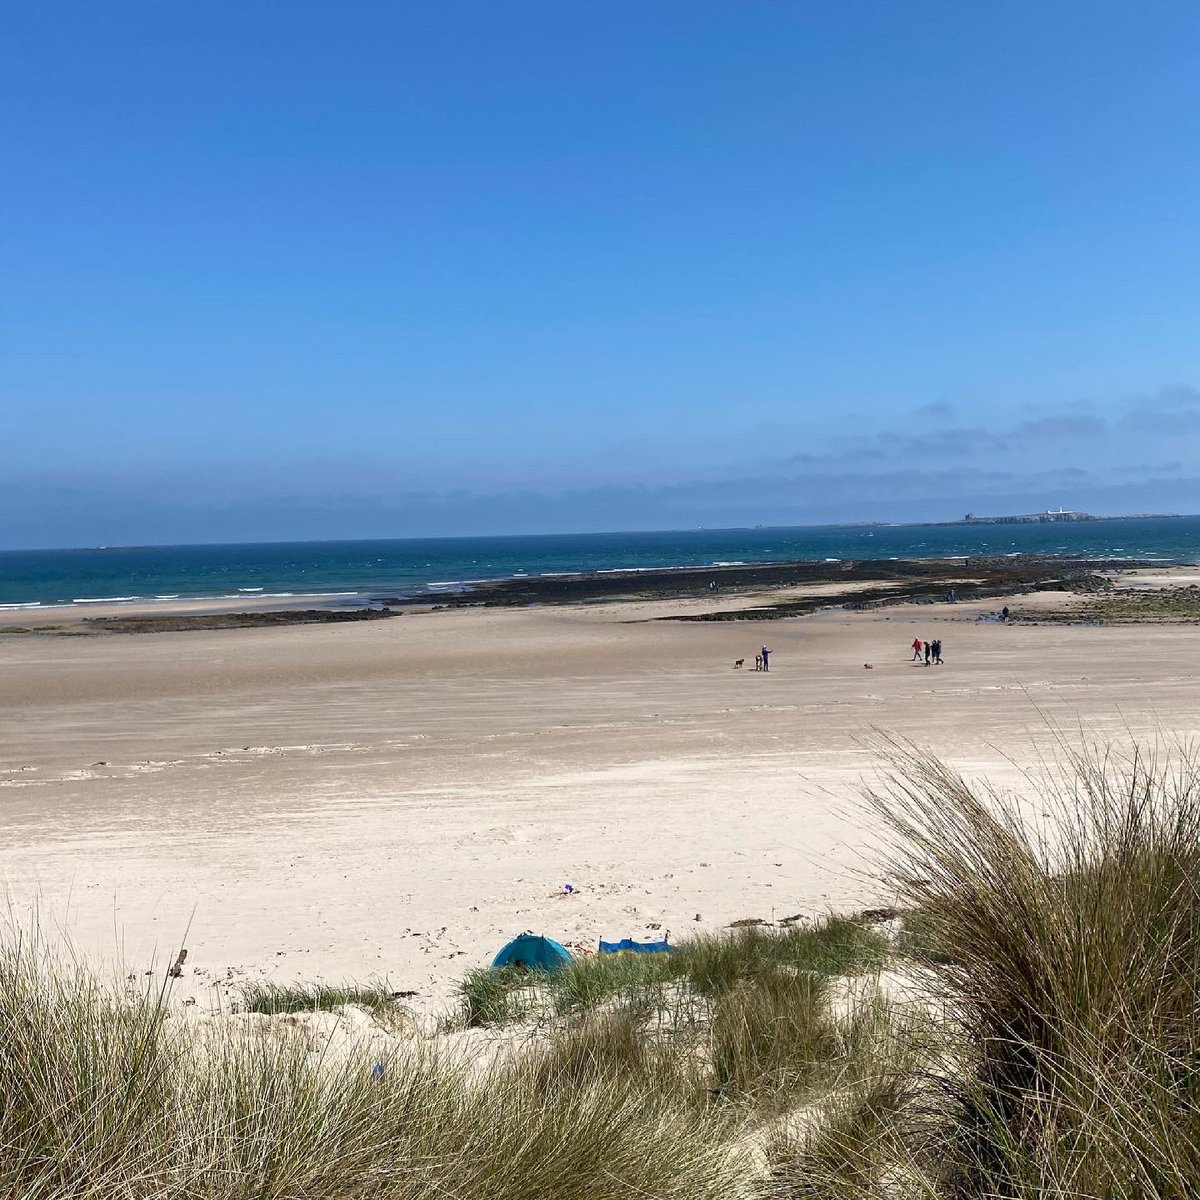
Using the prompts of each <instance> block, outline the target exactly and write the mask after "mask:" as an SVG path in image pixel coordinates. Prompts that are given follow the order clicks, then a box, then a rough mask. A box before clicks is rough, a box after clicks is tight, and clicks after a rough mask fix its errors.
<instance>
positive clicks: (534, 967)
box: [492, 933, 571, 971]
mask: <svg viewBox="0 0 1200 1200" xmlns="http://www.w3.org/2000/svg"><path fill="white" fill-rule="evenodd" d="M570 961H571V956H570V955H569V954H568V953H567V951H566V947H564V946H560V945H559V944H558V942H556V941H555V940H554V939H553V938H548V937H539V936H538V935H537V934H536V933H522V934H521V935H520V936H519V937H515V938H513V940H512V941H511V942H509V943H508V945H507V946H504V947H503V948H502V949H501V951H500V953H499V954H497V955H496V957H495V958H494V959H492V966H493V967H524V968H525V969H526V970H527V971H561V970H562V968H563V967H565V966H566V965H567V963H569V962H570Z"/></svg>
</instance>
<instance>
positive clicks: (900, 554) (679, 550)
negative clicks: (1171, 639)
mask: <svg viewBox="0 0 1200 1200" xmlns="http://www.w3.org/2000/svg"><path fill="white" fill-rule="evenodd" d="M964 554H989V555H991V554H1069V555H1076V556H1081V557H1088V558H1096V559H1104V558H1139V559H1155V560H1167V561H1171V560H1176V561H1178V560H1182V561H1187V562H1195V561H1200V517H1178V518H1173V519H1154V518H1150V519H1135V520H1114V521H1094V522H1080V523H1076V524H1056V525H942V526H939V525H869V526H868V525H819V526H808V527H805V526H799V527H795V528H768V529H701V530H690V531H686V532H662V533H589V534H552V535H545V536H523V537H486V538H416V539H403V540H394V541H347V542H272V543H266V544H261V545H251V544H241V545H218V546H113V547H98V548H92V549H83V550H13V551H5V552H0V607H3V608H17V607H25V606H30V605H37V606H41V605H54V604H88V603H96V602H100V601H112V600H124V601H133V600H154V599H163V600H169V599H175V598H188V597H210V596H211V597H239V596H274V597H279V598H281V599H284V600H288V599H295V600H297V601H301V600H303V599H304V598H306V597H311V598H313V601H314V602H316V600H317V599H320V600H322V601H325V600H345V601H347V602H349V601H352V600H354V599H367V598H370V597H379V596H420V595H437V594H439V593H445V592H448V591H452V590H460V589H462V588H465V587H468V586H469V585H470V584H471V582H473V581H480V580H485V579H503V578H507V577H510V576H514V575H546V574H556V573H564V572H565V573H571V572H578V571H615V570H630V569H637V568H642V569H648V568H653V567H676V566H707V565H716V564H720V563H743V562H745V563H750V562H772V561H778V560H785V559H811V560H817V561H821V560H823V559H844V558H933V557H957V556H961V555H964Z"/></svg>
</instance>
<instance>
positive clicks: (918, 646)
mask: <svg viewBox="0 0 1200 1200" xmlns="http://www.w3.org/2000/svg"><path fill="white" fill-rule="evenodd" d="M912 652H913V656H912V661H913V662H920V661H921V656H922V655H924V656H925V665H926V666H927V667H928V666H929V665H930V664H932V665H933V666H935V667H940V666H941V665H942V639H941V638H934V639H933V641H932V642H923V641H921V639H920V638H913V644H912Z"/></svg>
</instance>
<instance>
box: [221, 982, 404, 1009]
mask: <svg viewBox="0 0 1200 1200" xmlns="http://www.w3.org/2000/svg"><path fill="white" fill-rule="evenodd" d="M241 996H242V1007H243V1008H244V1009H245V1011H246V1012H254V1013H265V1014H266V1015H267V1016H276V1015H277V1014H279V1013H300V1012H315V1011H317V1010H318V1009H335V1008H341V1007H342V1006H343V1005H347V1004H354V1005H357V1006H359V1007H360V1008H365V1009H367V1010H369V1011H370V1012H373V1013H377V1014H382V1013H385V1012H387V1011H389V1010H391V1009H393V1008H395V1006H396V999H395V997H394V996H393V994H392V989H391V988H390V987H389V986H388V984H387V983H385V982H371V983H343V984H327V983H270V982H267V981H263V980H260V981H255V982H253V983H248V984H245V985H244V986H243V988H242V990H241Z"/></svg>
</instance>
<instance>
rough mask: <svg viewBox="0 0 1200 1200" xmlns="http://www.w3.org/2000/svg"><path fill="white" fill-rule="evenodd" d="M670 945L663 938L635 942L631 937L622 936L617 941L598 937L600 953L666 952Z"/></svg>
mask: <svg viewBox="0 0 1200 1200" xmlns="http://www.w3.org/2000/svg"><path fill="white" fill-rule="evenodd" d="M670 949H671V947H670V945H668V943H667V941H666V940H665V939H664V940H663V941H661V942H635V941H634V940H633V938H622V939H621V940H620V941H619V942H606V941H605V940H604V939H603V938H601V939H600V953H601V954H622V953H629V954H666V953H668V952H669V951H670Z"/></svg>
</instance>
